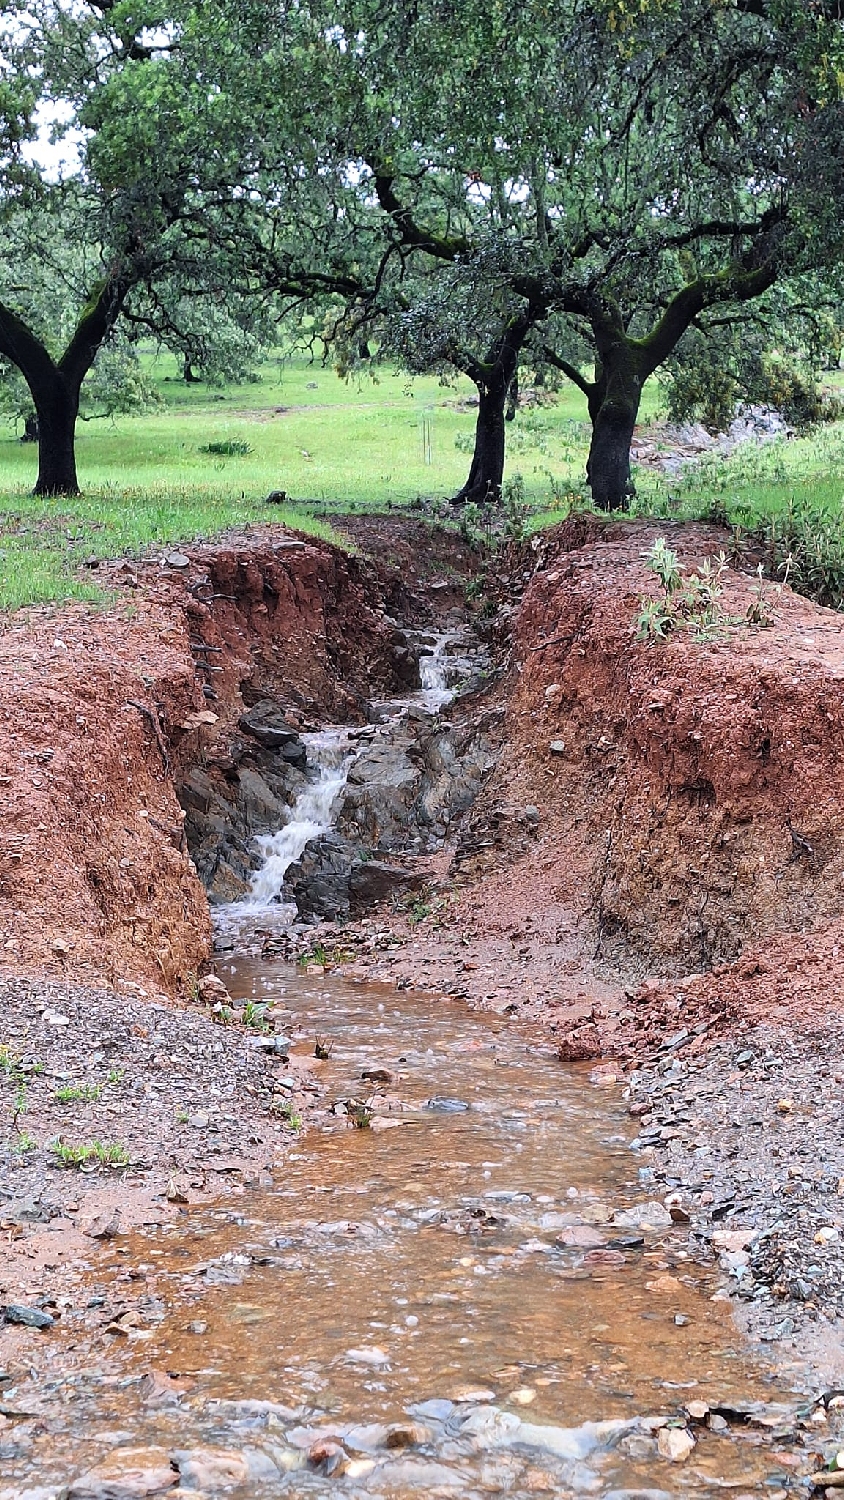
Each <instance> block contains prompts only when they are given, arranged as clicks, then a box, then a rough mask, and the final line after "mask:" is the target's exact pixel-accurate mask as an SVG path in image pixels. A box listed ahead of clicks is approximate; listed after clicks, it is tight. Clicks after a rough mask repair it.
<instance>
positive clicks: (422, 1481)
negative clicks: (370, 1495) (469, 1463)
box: [379, 1458, 466, 1495]
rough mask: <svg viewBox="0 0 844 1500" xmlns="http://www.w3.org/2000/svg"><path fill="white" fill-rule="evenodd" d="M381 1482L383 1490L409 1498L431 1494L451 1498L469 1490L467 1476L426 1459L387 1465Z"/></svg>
mask: <svg viewBox="0 0 844 1500" xmlns="http://www.w3.org/2000/svg"><path fill="white" fill-rule="evenodd" d="M379 1479H380V1481H381V1485H382V1486H383V1488H384V1489H388V1488H389V1489H390V1490H397V1491H398V1492H399V1493H400V1494H406V1495H416V1494H418V1495H426V1494H428V1493H430V1492H431V1491H432V1490H433V1491H434V1492H435V1493H437V1494H443V1493H445V1494H449V1493H452V1492H458V1491H460V1490H464V1489H465V1488H466V1475H465V1474H462V1473H461V1472H460V1470H459V1469H449V1468H446V1466H445V1464H439V1463H435V1462H433V1460H427V1459H423V1458H403V1459H399V1460H398V1461H397V1462H395V1463H391V1464H385V1465H384V1467H383V1468H381V1469H379Z"/></svg>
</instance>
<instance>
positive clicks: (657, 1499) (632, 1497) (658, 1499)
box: [604, 1490, 674, 1500]
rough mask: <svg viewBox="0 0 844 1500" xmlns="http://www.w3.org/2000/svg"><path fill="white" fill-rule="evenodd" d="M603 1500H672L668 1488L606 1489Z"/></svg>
mask: <svg viewBox="0 0 844 1500" xmlns="http://www.w3.org/2000/svg"><path fill="white" fill-rule="evenodd" d="M604 1500H674V1497H673V1495H671V1494H670V1493H669V1491H668V1490H607V1491H606V1493H605V1495H604Z"/></svg>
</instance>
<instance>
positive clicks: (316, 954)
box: [296, 943, 328, 969]
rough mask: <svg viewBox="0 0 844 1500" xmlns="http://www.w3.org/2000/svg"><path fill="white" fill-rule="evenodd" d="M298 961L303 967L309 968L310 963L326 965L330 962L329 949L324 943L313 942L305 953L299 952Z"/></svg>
mask: <svg viewBox="0 0 844 1500" xmlns="http://www.w3.org/2000/svg"><path fill="white" fill-rule="evenodd" d="M296 962H297V964H299V966H300V968H302V969H305V968H307V966H308V964H323V965H325V964H327V963H328V950H327V948H326V947H325V946H324V944H323V943H313V944H312V945H311V947H310V948H306V949H305V951H304V953H300V954H299V957H298V958H297V960H296Z"/></svg>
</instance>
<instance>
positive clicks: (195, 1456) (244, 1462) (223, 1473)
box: [171, 1448, 278, 1491]
mask: <svg viewBox="0 0 844 1500" xmlns="http://www.w3.org/2000/svg"><path fill="white" fill-rule="evenodd" d="M171 1462H172V1463H173V1464H174V1465H175V1467H176V1468H177V1469H178V1479H179V1485H180V1487H185V1486H193V1488H194V1489H200V1490H211V1491H214V1490H218V1489H221V1488H223V1487H226V1486H229V1485H236V1484H246V1483H247V1482H248V1481H250V1480H265V1479H277V1478H278V1467H277V1465H276V1464H275V1463H273V1460H272V1459H271V1458H269V1457H268V1456H267V1454H265V1453H262V1452H261V1450H260V1449H258V1448H242V1449H236V1448H190V1449H180V1450H177V1451H176V1452H175V1453H173V1454H171Z"/></svg>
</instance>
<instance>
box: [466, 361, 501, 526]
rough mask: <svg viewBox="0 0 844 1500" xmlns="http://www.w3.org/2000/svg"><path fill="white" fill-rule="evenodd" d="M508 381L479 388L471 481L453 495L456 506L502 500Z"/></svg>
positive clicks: (470, 472)
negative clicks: (505, 409) (471, 502)
mask: <svg viewBox="0 0 844 1500" xmlns="http://www.w3.org/2000/svg"><path fill="white" fill-rule="evenodd" d="M508 386H509V381H507V382H505V381H504V380H495V381H491V382H490V383H489V385H487V386H485V387H484V386H479V387H478V396H479V404H478V420H477V423H476V426H475V451H474V453H473V455H472V466H471V468H470V470H469V478H468V479H467V480H466V483H465V484H464V486H463V488H462V490H460V491H459V493H458V494H456V495H455V496H454V500H453V502H452V503H453V504H454V505H464V504H467V503H468V502H469V501H473V502H474V503H475V504H477V505H497V504H498V503H499V502H500V500H501V486H502V482H503V479H504V408H505V405H506V402H507V389H508Z"/></svg>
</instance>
